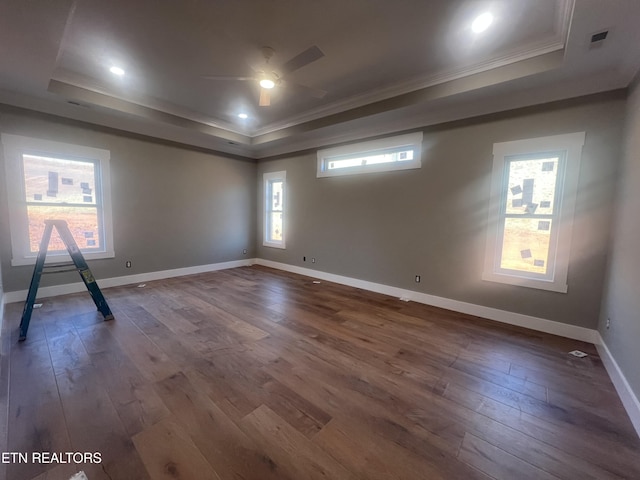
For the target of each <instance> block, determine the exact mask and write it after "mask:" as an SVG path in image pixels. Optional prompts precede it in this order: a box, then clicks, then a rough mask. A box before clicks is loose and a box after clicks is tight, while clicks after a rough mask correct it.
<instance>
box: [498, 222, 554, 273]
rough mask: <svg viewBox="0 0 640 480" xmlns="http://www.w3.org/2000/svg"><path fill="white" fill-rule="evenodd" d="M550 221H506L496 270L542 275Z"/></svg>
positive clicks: (547, 256) (546, 257) (546, 254)
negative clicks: (498, 265)
mask: <svg viewBox="0 0 640 480" xmlns="http://www.w3.org/2000/svg"><path fill="white" fill-rule="evenodd" d="M551 223H552V220H548V219H544V220H539V219H535V218H506V219H505V225H504V234H503V241H502V257H501V259H500V268H503V269H507V270H519V271H522V272H531V273H539V274H542V275H546V274H547V271H548V259H549V241H550V238H551Z"/></svg>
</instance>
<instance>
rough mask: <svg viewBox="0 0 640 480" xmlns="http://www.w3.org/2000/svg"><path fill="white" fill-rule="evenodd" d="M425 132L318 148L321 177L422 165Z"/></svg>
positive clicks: (404, 168)
mask: <svg viewBox="0 0 640 480" xmlns="http://www.w3.org/2000/svg"><path fill="white" fill-rule="evenodd" d="M421 147H422V132H418V133H411V134H406V135H399V136H396V137H387V138H381V139H378V140H371V141H368V142H360V143H356V144H351V145H343V146H340V147H334V148H329V149H325V150H319V151H318V172H317V176H318V177H333V176H338V175H354V174H359V173H368V172H387V171H391V170H407V169H412V168H420V166H421V161H420V156H421V151H422V148H421Z"/></svg>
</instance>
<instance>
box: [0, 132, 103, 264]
mask: <svg viewBox="0 0 640 480" xmlns="http://www.w3.org/2000/svg"><path fill="white" fill-rule="evenodd" d="M0 138H1V140H2V145H3V150H4V163H5V171H6V183H7V193H8V200H9V223H10V228H11V252H12V258H11V265H12V266H19V265H33V264H35V262H36V258H37V255H38V254H37V253H32V252H31V251H30V250H31V248H30V242H29V223H28V217H27V202H26V201H25V191H24V188H25V187H24V170H23V166H24V163H23V155H24V154H37V155H43V156H51V157H60V158H65V157H66V158H70V159H74V158H75V159H79V160H86V161H91V162H94V163H96V165H97V170H98V175H97V176H96V179H95V181H96V195H101V198H99V199H98V198H97V199H96V200H97V201H96V204H97V206H98V215H99V216H101V218H100V221H101V225H102V229H103V232H102V234H103V249H102V250H101V251H92V252H83V256H84V257H85V259H87V260H92V259H98V258H113V257H115V251H114V247H113V219H112V211H111V176H110V168H109V160H110V157H111V153H110V152H109V151H108V150H103V149H99V148H93V147H87V146H82V145H73V144H69V143H62V142H54V141H51V140H43V139H38V138H31V137H24V136H21V135H13V134H7V133H2V135H1V136H0ZM70 260H71V258H70V257H69V254H68V253H66V252H49V253H47V262H66V261H70Z"/></svg>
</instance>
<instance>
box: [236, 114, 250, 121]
mask: <svg viewBox="0 0 640 480" xmlns="http://www.w3.org/2000/svg"><path fill="white" fill-rule="evenodd" d="M238 117H240V118H241V119H243V120H244V119H245V118H249V115H247V114H246V113H239V114H238Z"/></svg>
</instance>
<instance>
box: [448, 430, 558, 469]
mask: <svg viewBox="0 0 640 480" xmlns="http://www.w3.org/2000/svg"><path fill="white" fill-rule="evenodd" d="M458 458H459V459H460V460H461V461H463V462H465V463H468V464H469V465H472V466H474V467H475V468H477V469H478V470H481V471H483V472H485V473H486V474H488V475H491V477H493V478H495V479H496V480H512V479H514V478H518V479H523V480H557V479H558V477H556V476H554V475H550V474H548V473H547V472H545V471H543V470H540V469H539V468H536V467H534V466H533V465H531V464H529V463H527V462H524V461H522V460H520V459H519V458H517V457H514V456H513V455H510V454H508V453H507V452H505V451H504V450H501V449H499V448H497V447H494V446H493V445H491V444H490V443H489V442H485V441H484V440H482V439H480V438H478V437H476V436H474V435H472V434H470V433H467V435H465V437H464V440H463V442H462V447H461V448H460V454H459V455H458Z"/></svg>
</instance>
